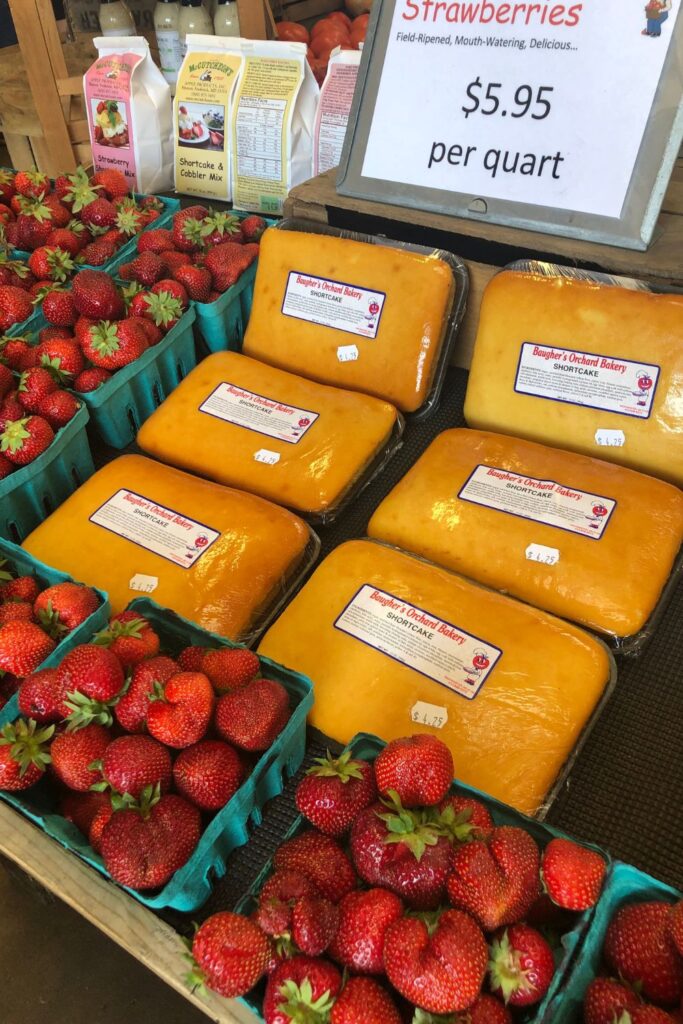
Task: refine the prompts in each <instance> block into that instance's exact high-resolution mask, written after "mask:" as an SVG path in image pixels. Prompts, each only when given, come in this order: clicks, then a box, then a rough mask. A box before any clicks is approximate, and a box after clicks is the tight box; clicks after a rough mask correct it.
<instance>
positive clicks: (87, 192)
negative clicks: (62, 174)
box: [64, 167, 100, 213]
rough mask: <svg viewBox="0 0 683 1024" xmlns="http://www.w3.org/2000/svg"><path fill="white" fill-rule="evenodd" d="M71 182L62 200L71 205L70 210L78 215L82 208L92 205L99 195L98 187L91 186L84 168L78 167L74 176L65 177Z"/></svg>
mask: <svg viewBox="0 0 683 1024" xmlns="http://www.w3.org/2000/svg"><path fill="white" fill-rule="evenodd" d="M67 177H68V179H69V181H70V182H71V188H70V189H68V190H67V192H66V194H65V196H64V198H65V200H66V201H67V203H72V204H73V205H72V207H71V209H72V210H73V212H74V213H79V212H80V211H81V210H82V209H83V207H84V206H88V204H89V203H93V202H94V201H95V200H96V199H97V198H98V195H99V192H100V186H99V185H91V184H90V179H89V178H88V175H87V174H86V172H85V168H83V167H78V168H77V169H76V171H75V172H74V174H69V175H67Z"/></svg>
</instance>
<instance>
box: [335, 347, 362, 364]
mask: <svg viewBox="0 0 683 1024" xmlns="http://www.w3.org/2000/svg"><path fill="white" fill-rule="evenodd" d="M337 359H338V360H339V362H340V363H355V361H356V359H358V347H357V346H356V345H340V346H339V348H338V349H337Z"/></svg>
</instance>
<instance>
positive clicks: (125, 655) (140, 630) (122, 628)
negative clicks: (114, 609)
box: [93, 611, 159, 668]
mask: <svg viewBox="0 0 683 1024" xmlns="http://www.w3.org/2000/svg"><path fill="white" fill-rule="evenodd" d="M93 643H96V644H99V646H101V647H108V648H109V650H110V651H111V652H112V654H115V655H116V657H117V658H118V659H119V661H120V662H121V664H122V665H123V667H124V668H127V667H129V666H131V665H137V664H138V662H140V661H144V659H145V658H154V657H155V656H156V655H157V654H158V653H159V637H158V635H157V633H155V631H154V630H153V629H152V627H151V626H150V624H149V622H148V621H147V619H145V618H143V617H142V616H141V615H138V613H137V612H132V611H129V612H119V614H118V615H114V616H113V617H112V618H111V619H110V620H109V626H108V627H107V629H103V630H101V631H100V632H99V633H98V634H97V636H96V637H95V639H94V640H93Z"/></svg>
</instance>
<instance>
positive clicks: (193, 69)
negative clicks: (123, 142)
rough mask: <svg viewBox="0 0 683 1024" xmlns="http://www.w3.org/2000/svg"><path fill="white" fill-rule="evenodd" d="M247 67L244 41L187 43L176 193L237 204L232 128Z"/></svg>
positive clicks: (176, 118) (178, 112)
mask: <svg viewBox="0 0 683 1024" xmlns="http://www.w3.org/2000/svg"><path fill="white" fill-rule="evenodd" d="M243 63H244V60H243V57H242V53H241V49H240V40H239V39H231V38H225V37H221V36H200V35H189V36H188V37H187V52H186V54H185V59H184V60H183V64H182V67H181V68H180V71H179V72H178V85H177V87H176V95H175V102H174V108H173V138H174V145H175V187H176V191H177V192H183V193H185V194H186V195H191V196H202V197H204V198H206V199H221V200H224V201H229V200H230V199H231V198H232V188H231V179H230V131H229V125H230V119H231V116H232V109H233V97H234V95H235V87H236V85H237V82H238V80H239V77H240V73H241V71H242V67H243Z"/></svg>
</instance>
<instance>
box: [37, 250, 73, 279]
mask: <svg viewBox="0 0 683 1024" xmlns="http://www.w3.org/2000/svg"><path fill="white" fill-rule="evenodd" d="M28 265H29V267H30V268H31V272H32V273H33V274H35V276H36V277H37V278H39V279H41V280H48V281H66V279H67V277H68V276H69V274H70V273H71V271H72V270H73V269H74V262H73V260H72V259H71V256H70V255H69V253H68V252H65V250H64V249H59V248H54V247H53V246H50V245H42V246H40V248H38V249H35V250H34V251H33V252H32V253H31V255H30V257H29V261H28Z"/></svg>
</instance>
